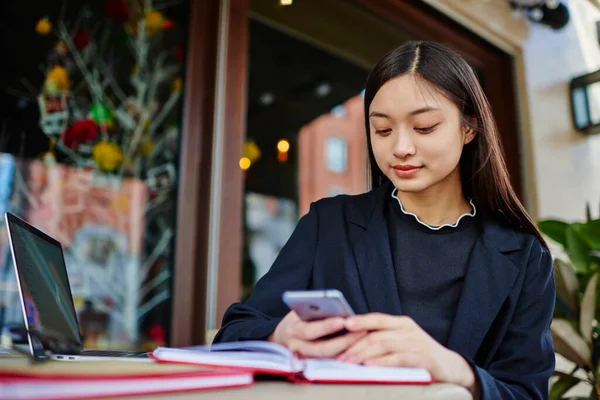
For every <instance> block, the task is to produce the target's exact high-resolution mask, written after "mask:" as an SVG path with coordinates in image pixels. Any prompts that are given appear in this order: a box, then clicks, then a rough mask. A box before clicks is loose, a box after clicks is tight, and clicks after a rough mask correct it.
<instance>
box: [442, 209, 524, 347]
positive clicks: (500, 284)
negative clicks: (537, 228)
mask: <svg viewBox="0 0 600 400" xmlns="http://www.w3.org/2000/svg"><path fill="white" fill-rule="evenodd" d="M484 218H485V217H484ZM519 248H520V247H519V243H518V241H517V239H516V235H515V234H514V232H512V231H510V230H508V229H506V228H503V227H501V226H500V225H498V224H497V223H495V222H493V221H492V220H491V219H484V223H483V232H482V235H481V236H480V238H479V239H478V240H477V242H476V243H475V246H474V248H473V252H472V254H471V258H470V261H469V265H468V266H467V271H466V276H465V281H464V285H463V291H462V294H461V297H460V300H459V303H458V308H457V311H456V316H455V318H454V323H453V324H452V329H451V331H450V336H449V338H448V343H447V345H448V348H450V349H452V350H454V351H456V352H458V353H462V354H464V355H466V356H468V357H475V354H476V352H477V349H478V348H479V346H480V345H481V343H482V341H483V339H484V337H485V335H486V333H487V331H488V329H489V328H490V326H491V324H492V322H493V321H494V319H495V318H496V315H497V314H498V312H499V311H500V308H501V307H502V305H503V304H504V302H505V300H506V298H507V297H508V295H509V293H510V291H511V288H512V286H513V284H514V282H515V279H516V278H517V275H518V273H519V270H518V268H517V267H516V266H515V265H514V264H513V263H512V261H511V260H510V259H509V258H508V257H507V256H506V255H505V254H504V253H506V252H508V251H514V250H518V249H519Z"/></svg>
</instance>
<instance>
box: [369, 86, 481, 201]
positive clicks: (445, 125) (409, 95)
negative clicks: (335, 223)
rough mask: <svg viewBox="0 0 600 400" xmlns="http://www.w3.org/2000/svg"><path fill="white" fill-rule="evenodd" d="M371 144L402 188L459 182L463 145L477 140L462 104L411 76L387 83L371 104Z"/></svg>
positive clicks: (387, 172)
mask: <svg viewBox="0 0 600 400" xmlns="http://www.w3.org/2000/svg"><path fill="white" fill-rule="evenodd" d="M368 118H369V123H370V127H371V133H370V135H371V146H372V148H373V153H374V155H375V160H376V161H377V165H378V166H379V168H380V169H381V171H382V172H383V173H384V174H385V176H387V177H388V178H389V179H390V181H391V182H392V183H393V184H394V186H395V187H396V188H397V189H398V190H399V191H401V192H413V193H414V192H422V191H424V190H427V189H429V188H431V187H434V186H437V185H439V184H440V183H441V182H451V181H452V180H454V179H456V181H455V182H459V170H458V164H459V161H460V156H461V154H462V150H463V146H464V145H465V144H467V143H469V142H470V141H471V140H473V137H474V134H473V132H472V130H470V129H463V124H462V119H461V115H460V112H459V110H458V107H456V105H455V104H454V103H453V102H452V101H450V100H449V99H447V98H446V97H445V96H443V95H442V94H440V93H439V92H438V91H437V90H435V89H434V88H433V86H432V85H431V84H430V83H428V82H426V81H424V80H422V79H419V78H417V79H415V77H414V76H411V75H403V76H399V77H396V78H394V79H391V80H389V81H387V82H386V83H385V84H384V85H383V86H382V87H381V88H380V89H379V91H378V92H377V94H376V95H375V98H374V99H373V101H372V103H371V106H370V108H369V116H368Z"/></svg>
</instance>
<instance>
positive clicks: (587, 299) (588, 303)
mask: <svg viewBox="0 0 600 400" xmlns="http://www.w3.org/2000/svg"><path fill="white" fill-rule="evenodd" d="M597 287H598V273H597V272H596V273H595V274H594V275H593V276H592V278H591V279H590V281H589V282H588V285H587V286H586V288H585V292H584V293H583V299H582V300H581V314H580V315H579V330H580V331H581V335H583V338H584V339H585V341H587V342H588V343H592V323H593V322H594V316H595V314H596V299H597V295H596V292H597V289H596V288H597Z"/></svg>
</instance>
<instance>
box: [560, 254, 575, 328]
mask: <svg viewBox="0 0 600 400" xmlns="http://www.w3.org/2000/svg"><path fill="white" fill-rule="evenodd" d="M554 276H555V280H556V282H555V286H556V296H557V297H558V298H559V299H560V300H561V301H562V302H563V303H565V304H567V305H568V307H569V310H570V311H571V315H573V316H576V315H579V303H578V301H577V293H579V280H578V279H577V277H576V276H575V270H574V269H573V266H572V265H571V264H570V263H567V262H565V261H563V260H561V259H559V258H555V259H554Z"/></svg>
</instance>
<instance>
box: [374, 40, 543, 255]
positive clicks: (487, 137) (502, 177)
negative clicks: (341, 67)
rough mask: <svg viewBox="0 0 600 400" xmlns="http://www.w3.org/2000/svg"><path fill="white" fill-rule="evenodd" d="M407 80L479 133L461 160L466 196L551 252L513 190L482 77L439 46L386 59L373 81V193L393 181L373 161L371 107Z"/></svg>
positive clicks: (422, 45)
mask: <svg viewBox="0 0 600 400" xmlns="http://www.w3.org/2000/svg"><path fill="white" fill-rule="evenodd" d="M407 74H412V75H414V76H415V77H417V78H420V79H423V80H425V81H427V82H429V83H430V84H432V85H433V86H434V87H435V88H436V89H437V90H439V91H440V92H441V93H442V94H444V95H445V96H446V97H447V98H449V99H450V100H451V101H452V102H454V104H456V106H457V107H458V109H459V110H461V113H462V120H463V123H464V124H466V125H467V126H469V127H470V128H471V129H473V130H474V131H475V132H476V133H477V134H476V135H475V139H474V140H473V141H471V142H470V143H469V144H467V145H466V146H465V147H464V148H463V153H462V155H461V159H460V175H461V182H462V189H463V192H464V193H465V195H466V196H468V197H470V198H471V199H473V201H474V202H475V204H477V206H478V207H479V208H483V210H484V211H486V212H487V213H488V214H491V215H492V216H493V217H495V218H496V219H498V220H500V221H501V222H505V223H508V224H509V225H510V226H512V227H513V228H516V229H518V230H520V231H524V232H528V233H531V234H533V235H535V236H536V237H537V238H538V239H539V240H540V241H541V242H542V244H543V245H544V246H547V245H546V241H545V240H544V238H543V236H542V234H541V233H540V231H539V230H538V228H537V226H536V224H535V223H534V222H533V220H532V219H531V217H530V216H529V214H528V213H527V211H526V210H525V207H523V205H522V204H521V202H520V201H519V198H518V197H517V195H516V194H515V191H514V189H513V187H512V185H511V182H510V177H509V174H508V170H507V168H506V163H505V161H504V157H503V154H502V147H501V144H500V138H499V135H498V128H497V126H496V122H495V120H494V117H493V115H492V109H491V106H490V104H489V103H488V100H487V98H486V96H485V94H484V93H483V90H482V89H481V86H480V85H479V81H478V80H477V77H476V76H475V74H474V73H473V70H472V69H471V67H470V66H469V64H467V62H466V61H465V60H464V59H463V58H462V57H461V56H460V55H458V54H457V53H455V52H454V51H453V50H451V49H449V48H447V47H445V46H442V45H440V44H437V43H433V42H422V41H413V42H408V43H406V44H404V45H402V46H400V47H398V48H396V49H394V50H392V51H391V52H390V53H388V54H387V55H385V56H384V57H383V58H382V59H381V60H380V61H379V62H378V63H377V65H375V67H374V68H373V71H372V72H371V75H370V76H369V79H368V81H367V86H366V89H365V93H364V100H365V125H366V133H367V143H368V152H369V165H370V170H371V186H372V188H376V187H378V186H380V185H381V184H383V183H384V182H386V181H388V178H387V177H386V176H385V175H384V174H383V172H381V170H380V169H379V167H378V166H377V163H376V162H375V156H374V155H373V149H372V147H371V134H370V124H369V118H368V116H369V107H370V106H371V102H372V101H373V98H374V97H375V95H376V94H377V92H378V91H379V89H380V88H381V86H383V84H384V83H386V82H387V81H389V80H390V79H393V78H395V77H398V76H401V75H407Z"/></svg>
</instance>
